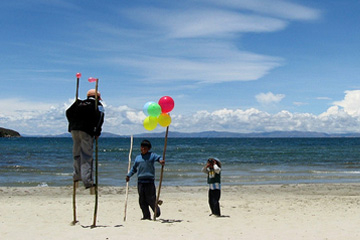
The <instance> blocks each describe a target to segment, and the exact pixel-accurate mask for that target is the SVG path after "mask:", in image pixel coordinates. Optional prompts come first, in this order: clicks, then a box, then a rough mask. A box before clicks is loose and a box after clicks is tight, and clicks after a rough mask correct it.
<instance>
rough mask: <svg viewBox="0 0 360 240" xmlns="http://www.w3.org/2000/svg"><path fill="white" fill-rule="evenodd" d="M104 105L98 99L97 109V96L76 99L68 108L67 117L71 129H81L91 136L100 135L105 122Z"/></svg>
mask: <svg viewBox="0 0 360 240" xmlns="http://www.w3.org/2000/svg"><path fill="white" fill-rule="evenodd" d="M102 109H103V106H102V104H101V103H100V102H99V101H98V109H95V98H93V97H89V98H87V99H85V100H79V99H78V100H76V101H75V102H74V103H73V104H72V105H71V106H70V107H69V108H68V109H67V110H66V118H67V119H68V121H69V129H68V131H69V132H71V130H81V131H84V132H86V133H88V134H89V135H91V136H100V134H101V127H102V124H103V123H104V111H103V110H102Z"/></svg>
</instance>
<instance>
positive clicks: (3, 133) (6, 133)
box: [0, 127, 21, 137]
mask: <svg viewBox="0 0 360 240" xmlns="http://www.w3.org/2000/svg"><path fill="white" fill-rule="evenodd" d="M0 137H21V135H20V133H18V132H16V131H14V130H11V129H6V128H2V127H0Z"/></svg>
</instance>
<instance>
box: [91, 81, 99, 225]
mask: <svg viewBox="0 0 360 240" xmlns="http://www.w3.org/2000/svg"><path fill="white" fill-rule="evenodd" d="M98 85H99V79H96V85H95V109H96V111H97V110H98ZM98 168H99V161H98V138H97V137H95V207H94V221H93V225H92V226H91V227H92V228H94V227H96V216H97V210H98V200H99V192H98V185H99V184H98Z"/></svg>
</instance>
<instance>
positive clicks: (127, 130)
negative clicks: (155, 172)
mask: <svg viewBox="0 0 360 240" xmlns="http://www.w3.org/2000/svg"><path fill="white" fill-rule="evenodd" d="M359 97H360V90H355V91H346V92H345V97H344V100H342V101H338V102H335V103H334V105H333V106H331V107H329V108H328V109H327V110H326V111H325V112H324V113H322V114H319V115H315V114H311V113H292V112H289V111H284V110H283V111H280V112H278V113H275V114H270V113H267V112H265V111H260V110H258V109H255V108H249V109H245V110H243V109H228V108H224V109H218V110H215V111H212V112H209V111H206V110H202V111H197V112H195V113H194V114H187V115H182V114H172V115H171V117H172V120H173V121H172V124H171V130H173V131H181V132H200V131H208V130H216V131H230V132H243V133H246V132H267V131H295V130H296V131H316V132H327V133H344V132H360V114H359V111H357V109H359V108H360V101H358V99H359ZM14 102H16V104H14ZM71 102H72V100H69V101H68V102H66V103H63V104H58V105H50V104H39V103H35V102H26V101H25V100H14V99H11V100H10V99H5V100H1V102H0V106H1V108H0V112H1V113H0V126H1V127H5V128H11V129H14V130H16V131H19V132H20V133H21V134H27V135H28V134H31V135H47V134H61V133H64V132H66V131H67V120H66V118H65V110H66V109H67V108H68V106H70V104H71ZM178 104H181V103H178ZM104 105H105V109H106V111H105V123H104V131H106V132H112V133H116V134H136V133H141V132H145V129H144V128H143V125H142V122H143V120H144V119H145V115H144V113H143V112H142V110H139V109H133V108H130V107H128V106H113V105H107V104H106V103H104ZM9 106H11V107H9ZM155 131H158V132H160V131H164V128H162V127H158V128H157V129H156V130H155Z"/></svg>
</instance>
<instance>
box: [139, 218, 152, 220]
mask: <svg viewBox="0 0 360 240" xmlns="http://www.w3.org/2000/svg"><path fill="white" fill-rule="evenodd" d="M141 220H151V218H142V219H141Z"/></svg>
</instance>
